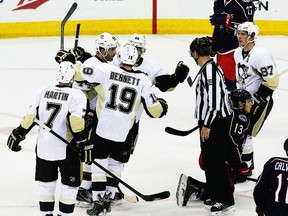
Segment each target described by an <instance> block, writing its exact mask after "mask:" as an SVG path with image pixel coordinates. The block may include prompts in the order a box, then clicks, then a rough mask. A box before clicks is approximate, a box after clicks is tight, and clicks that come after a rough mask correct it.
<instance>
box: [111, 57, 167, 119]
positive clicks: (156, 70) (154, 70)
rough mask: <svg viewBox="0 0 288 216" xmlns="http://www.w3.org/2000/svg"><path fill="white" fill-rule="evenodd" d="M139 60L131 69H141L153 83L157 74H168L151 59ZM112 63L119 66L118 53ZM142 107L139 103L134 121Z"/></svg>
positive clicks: (139, 115) (139, 117)
mask: <svg viewBox="0 0 288 216" xmlns="http://www.w3.org/2000/svg"><path fill="white" fill-rule="evenodd" d="M140 62H141V63H140V64H139V65H138V66H134V67H133V70H135V71H136V70H139V71H142V72H143V73H144V74H146V75H147V76H148V77H149V79H150V80H151V82H152V84H153V85H154V84H155V78H156V77H157V76H162V75H167V74H168V73H166V72H165V71H164V70H163V68H162V66H161V65H160V64H158V63H157V62H155V61H153V60H151V59H147V58H143V57H141V60H140ZM112 64H113V65H116V66H118V67H120V59H119V55H116V56H115V57H114V58H113V62H112ZM143 109H144V108H143V104H140V108H139V112H138V114H137V116H136V122H138V121H139V120H140V119H141V116H142V113H143Z"/></svg>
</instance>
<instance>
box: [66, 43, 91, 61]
mask: <svg viewBox="0 0 288 216" xmlns="http://www.w3.org/2000/svg"><path fill="white" fill-rule="evenodd" d="M69 52H70V53H72V54H73V55H74V56H75V58H76V60H77V61H80V62H82V63H84V62H85V61H86V60H87V59H89V58H91V57H92V55H91V54H90V53H88V52H85V50H84V49H83V48H82V47H79V46H78V47H76V50H74V48H72V49H70V50H69Z"/></svg>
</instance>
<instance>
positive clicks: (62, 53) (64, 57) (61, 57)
mask: <svg viewBox="0 0 288 216" xmlns="http://www.w3.org/2000/svg"><path fill="white" fill-rule="evenodd" d="M55 61H56V62H58V63H59V64H60V63H61V62H62V61H69V62H71V63H72V64H75V62H76V60H75V56H74V55H73V54H72V53H70V52H67V51H66V50H59V51H58V52H57V54H56V56H55Z"/></svg>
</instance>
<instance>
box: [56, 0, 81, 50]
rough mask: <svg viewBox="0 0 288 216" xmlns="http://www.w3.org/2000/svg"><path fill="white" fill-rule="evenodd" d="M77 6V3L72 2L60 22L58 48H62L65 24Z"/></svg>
mask: <svg viewBox="0 0 288 216" xmlns="http://www.w3.org/2000/svg"><path fill="white" fill-rule="evenodd" d="M76 8H77V3H76V2H74V3H73V4H72V6H71V8H70V9H69V11H68V12H67V14H66V16H65V17H64V19H63V20H62V22H61V37H60V49H61V50H64V29H65V24H66V22H67V21H68V19H69V18H70V16H71V15H72V14H73V13H74V11H75V10H76Z"/></svg>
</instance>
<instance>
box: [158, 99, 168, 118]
mask: <svg viewBox="0 0 288 216" xmlns="http://www.w3.org/2000/svg"><path fill="white" fill-rule="evenodd" d="M157 100H158V102H159V103H160V104H161V106H162V108H163V112H162V114H161V115H160V118H161V117H163V116H164V115H166V114H167V112H168V104H167V102H166V101H165V100H164V99H163V98H157Z"/></svg>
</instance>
